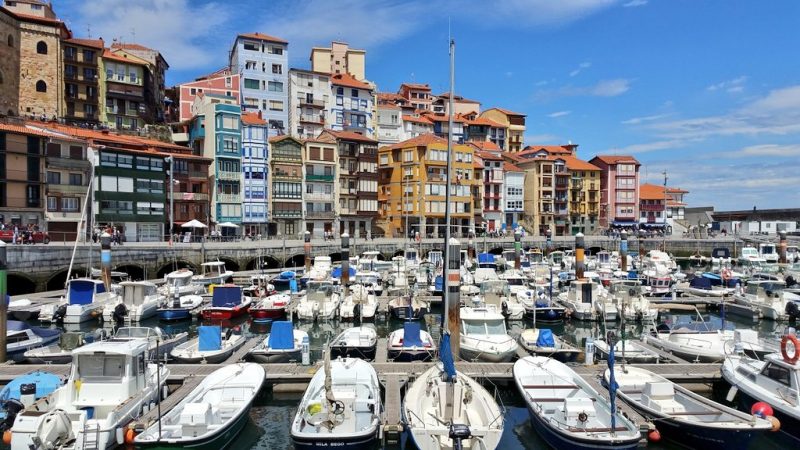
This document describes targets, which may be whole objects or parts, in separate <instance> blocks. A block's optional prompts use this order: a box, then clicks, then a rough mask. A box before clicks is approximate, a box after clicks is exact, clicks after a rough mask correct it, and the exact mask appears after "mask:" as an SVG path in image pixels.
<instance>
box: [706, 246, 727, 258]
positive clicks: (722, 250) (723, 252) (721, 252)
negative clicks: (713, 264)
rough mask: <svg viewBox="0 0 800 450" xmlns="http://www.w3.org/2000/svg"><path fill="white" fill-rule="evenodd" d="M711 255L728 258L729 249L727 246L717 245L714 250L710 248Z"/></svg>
mask: <svg viewBox="0 0 800 450" xmlns="http://www.w3.org/2000/svg"><path fill="white" fill-rule="evenodd" d="M711 257H712V258H730V257H731V251H730V250H728V248H727V247H717V248H715V249H714V250H711Z"/></svg>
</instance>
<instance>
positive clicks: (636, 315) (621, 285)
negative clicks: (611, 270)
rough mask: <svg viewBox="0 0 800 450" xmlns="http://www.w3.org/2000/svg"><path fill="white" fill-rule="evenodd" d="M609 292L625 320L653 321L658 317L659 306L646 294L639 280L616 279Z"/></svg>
mask: <svg viewBox="0 0 800 450" xmlns="http://www.w3.org/2000/svg"><path fill="white" fill-rule="evenodd" d="M608 293H609V295H610V296H611V299H612V301H613V303H614V304H615V305H616V307H617V310H618V311H619V313H620V315H621V316H623V317H624V318H625V320H627V321H632V322H637V321H638V322H652V321H654V320H656V319H657V318H658V308H656V307H655V306H653V305H652V304H651V303H650V300H648V299H647V297H645V296H644V293H643V292H642V285H641V283H639V281H638V280H614V281H612V282H611V285H610V287H609V290H608Z"/></svg>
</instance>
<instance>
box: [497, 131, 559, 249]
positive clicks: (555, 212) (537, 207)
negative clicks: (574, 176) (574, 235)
mask: <svg viewBox="0 0 800 450" xmlns="http://www.w3.org/2000/svg"><path fill="white" fill-rule="evenodd" d="M573 151H574V148H573V147H572V146H557V145H552V146H531V147H527V148H526V149H525V150H524V151H521V152H519V153H517V154H511V155H509V156H510V157H512V159H513V161H514V165H516V166H517V167H519V168H520V169H522V170H524V172H525V181H524V198H523V217H522V221H521V222H522V225H523V227H525V228H526V229H527V230H528V231H529V232H531V233H536V234H538V235H539V236H544V235H545V233H546V232H547V231H548V230H549V231H550V233H552V234H551V235H552V236H566V235H568V234H569V228H568V221H569V206H568V203H569V189H570V178H571V174H570V171H569V169H568V168H567V162H566V159H565V158H564V157H565V156H569V155H572V153H573Z"/></svg>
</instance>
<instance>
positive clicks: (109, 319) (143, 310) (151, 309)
mask: <svg viewBox="0 0 800 450" xmlns="http://www.w3.org/2000/svg"><path fill="white" fill-rule="evenodd" d="M120 286H121V287H122V295H121V296H119V297H118V300H117V302H108V303H106V305H105V307H104V308H103V321H104V322H106V323H116V324H123V323H138V322H141V321H142V320H145V319H149V318H150V317H153V316H155V315H156V312H157V311H158V307H159V306H160V305H161V303H162V302H163V301H164V300H165V299H166V297H164V295H162V294H161V293H160V292H158V287H156V285H155V284H153V283H150V282H149V281H123V282H122V283H120Z"/></svg>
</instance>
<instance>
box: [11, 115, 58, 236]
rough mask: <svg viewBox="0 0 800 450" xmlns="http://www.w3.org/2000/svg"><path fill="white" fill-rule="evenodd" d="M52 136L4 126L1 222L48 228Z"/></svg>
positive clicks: (22, 126) (22, 128) (16, 125)
mask: <svg viewBox="0 0 800 450" xmlns="http://www.w3.org/2000/svg"><path fill="white" fill-rule="evenodd" d="M50 137H52V134H51V133H47V132H44V131H41V130H37V129H33V128H28V127H26V126H25V125H24V124H10V123H0V158H2V159H0V162H1V163H2V164H0V220H2V222H3V223H6V224H14V225H17V226H18V227H20V228H22V227H27V226H28V225H33V226H36V227H40V229H44V228H43V227H44V224H45V220H44V219H45V208H44V207H45V205H44V202H43V201H42V200H43V194H44V185H45V181H46V179H45V174H44V167H45V156H44V155H45V145H46V143H47V141H48V139H49V138H50Z"/></svg>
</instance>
